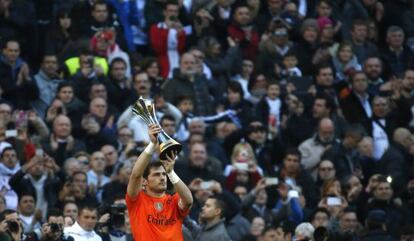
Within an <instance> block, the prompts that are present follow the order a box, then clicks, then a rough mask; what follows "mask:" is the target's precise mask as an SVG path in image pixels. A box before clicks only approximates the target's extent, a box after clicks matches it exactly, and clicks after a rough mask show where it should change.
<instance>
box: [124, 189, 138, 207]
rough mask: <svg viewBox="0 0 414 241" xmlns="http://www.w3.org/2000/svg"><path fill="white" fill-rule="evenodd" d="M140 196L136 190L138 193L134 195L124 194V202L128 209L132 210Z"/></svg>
mask: <svg viewBox="0 0 414 241" xmlns="http://www.w3.org/2000/svg"><path fill="white" fill-rule="evenodd" d="M140 197H141V192H138V194H137V195H136V196H135V197H131V196H130V195H129V194H128V193H126V194H125V202H126V205H127V208H128V211H131V210H133V209H134V208H135V207H136V206H137V203H138V200H139V198H140Z"/></svg>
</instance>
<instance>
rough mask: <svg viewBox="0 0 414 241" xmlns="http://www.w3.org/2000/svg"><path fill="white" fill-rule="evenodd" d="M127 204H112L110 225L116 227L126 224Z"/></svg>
mask: <svg viewBox="0 0 414 241" xmlns="http://www.w3.org/2000/svg"><path fill="white" fill-rule="evenodd" d="M125 209H126V206H125V204H113V205H111V206H110V209H109V212H110V214H111V218H110V219H109V226H110V227H111V228H112V229H116V228H119V227H122V226H124V225H125Z"/></svg>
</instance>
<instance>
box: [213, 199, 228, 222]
mask: <svg viewBox="0 0 414 241" xmlns="http://www.w3.org/2000/svg"><path fill="white" fill-rule="evenodd" d="M209 198H211V199H214V206H215V207H216V208H218V209H220V210H221V213H220V218H223V217H224V211H225V210H226V209H227V204H226V202H225V201H224V200H223V198H222V197H220V196H218V195H214V196H211V197H209Z"/></svg>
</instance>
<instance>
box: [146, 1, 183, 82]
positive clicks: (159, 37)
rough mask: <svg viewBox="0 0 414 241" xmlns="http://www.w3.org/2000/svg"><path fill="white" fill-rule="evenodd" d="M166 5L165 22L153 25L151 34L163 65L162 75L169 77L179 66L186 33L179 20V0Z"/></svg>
mask: <svg viewBox="0 0 414 241" xmlns="http://www.w3.org/2000/svg"><path fill="white" fill-rule="evenodd" d="M164 6H165V7H164V11H163V14H164V22H160V23H158V24H154V25H152V26H151V28H150V32H149V35H150V44H151V47H152V49H153V50H154V51H155V53H156V55H157V58H158V63H159V64H160V67H161V77H163V78H167V77H172V74H173V70H174V68H177V67H178V63H179V59H180V54H182V53H183V52H184V49H185V42H186V34H185V32H184V30H183V25H182V24H181V22H180V20H178V14H179V8H180V6H179V4H178V2H177V1H175V0H168V1H166V3H165V5H164ZM170 36H171V37H170Z"/></svg>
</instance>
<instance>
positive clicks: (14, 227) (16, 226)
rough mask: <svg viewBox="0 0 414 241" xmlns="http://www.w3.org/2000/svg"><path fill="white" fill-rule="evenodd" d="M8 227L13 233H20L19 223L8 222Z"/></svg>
mask: <svg viewBox="0 0 414 241" xmlns="http://www.w3.org/2000/svg"><path fill="white" fill-rule="evenodd" d="M7 227H8V229H9V231H10V232H11V233H17V232H19V223H18V222H16V221H7Z"/></svg>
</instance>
